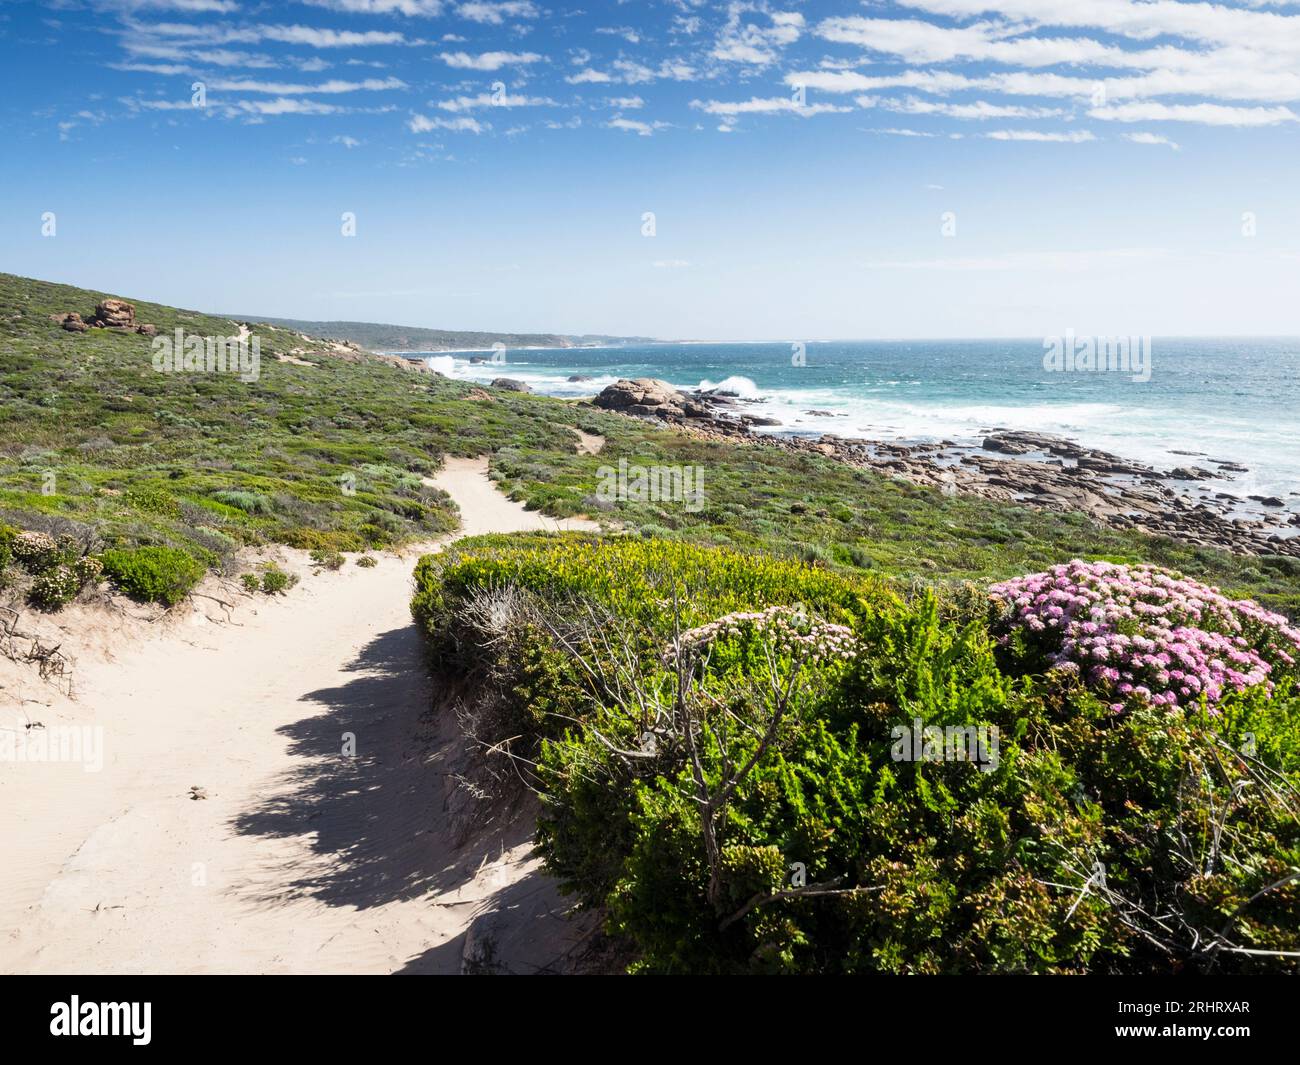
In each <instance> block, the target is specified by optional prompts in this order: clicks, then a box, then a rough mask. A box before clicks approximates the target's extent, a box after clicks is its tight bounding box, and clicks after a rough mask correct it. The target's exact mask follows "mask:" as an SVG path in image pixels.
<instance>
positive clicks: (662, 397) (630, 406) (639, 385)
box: [595, 377, 686, 417]
mask: <svg viewBox="0 0 1300 1065" xmlns="http://www.w3.org/2000/svg"><path fill="white" fill-rule="evenodd" d="M595 403H596V406H598V407H603V408H604V409H605V410H621V411H626V412H628V413H629V414H639V415H641V416H643V417H645V416H651V417H669V416H671V415H674V414H676V415H677V416H679V417H680V416H681V414H682V406H683V404H685V403H686V396H685V395H684V394H683V393H681V392H679V391H677V389H675V388H674V387H673V386H672V385H670V384H669V383H668V382H667V381H660V380H658V379H657V378H654V377H638V378H636V379H635V380H628V379H627V378H621V379H620V380H618V381H615V382H614V383H613V384H612V385H607V386H606V387H605V388H604V389H603V390H602V391H601V393H600V395H598V396H597V397H596V399H595Z"/></svg>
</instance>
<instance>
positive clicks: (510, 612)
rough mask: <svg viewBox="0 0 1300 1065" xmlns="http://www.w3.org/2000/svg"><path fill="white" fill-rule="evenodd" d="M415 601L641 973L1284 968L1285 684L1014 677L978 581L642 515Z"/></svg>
mask: <svg viewBox="0 0 1300 1065" xmlns="http://www.w3.org/2000/svg"><path fill="white" fill-rule="evenodd" d="M783 604H789V605H788V606H785V607H783ZM796 604H797V605H796ZM412 612H413V615H414V616H415V618H416V619H417V621H418V623H419V624H420V627H421V628H422V630H423V631H424V632H425V633H426V634H427V635H428V636H429V637H430V638H431V642H432V646H433V649H434V651H435V658H436V659H437V660H441V661H442V662H443V663H444V664H454V665H456V666H457V667H458V668H463V669H468V670H469V673H468V676H469V677H470V678H471V680H473V681H474V682H475V683H478V684H479V685H480V686H483V685H487V686H489V687H490V688H491V691H492V698H491V699H490V700H489V701H488V705H490V706H492V707H494V708H495V710H494V716H492V717H491V719H490V722H489V724H490V725H491V727H492V728H494V729H496V730H497V731H496V732H495V733H492V734H487V735H483V734H479V735H478V736H477V738H478V739H480V740H482V741H483V745H484V746H485V747H488V748H491V747H492V746H493V744H496V743H500V742H501V741H503V740H509V741H510V745H511V750H512V752H513V753H515V754H517V755H519V756H520V757H521V759H522V761H521V762H518V763H515V765H516V766H517V765H520V764H522V765H523V766H525V767H526V766H528V765H529V764H535V769H534V770H533V775H532V781H531V782H532V783H533V784H534V785H535V786H537V787H538V790H539V791H540V793H541V798H542V806H541V814H540V816H539V821H538V848H539V851H540V853H541V854H542V856H543V858H544V860H545V862H546V866H547V868H548V870H549V871H550V872H551V873H552V874H553V875H555V876H556V877H558V878H559V880H560V882H561V885H562V887H563V888H564V890H566V891H567V892H570V893H572V894H574V895H576V896H577V898H578V900H579V901H580V903H581V904H583V905H584V906H587V907H591V908H596V909H599V910H601V911H603V912H604V913H605V914H606V915H607V919H608V925H609V928H610V930H611V931H613V932H614V933H616V934H617V935H618V936H620V937H621V940H622V942H625V943H627V944H629V945H630V949H631V951H632V952H633V953H634V955H635V962H634V965H633V967H634V968H635V969H638V970H643V971H654V972H799V973H862V972H891V973H902V972H913V973H952V972H962V973H1003V972H1007V973H1011V972H1014V973H1021V972H1029V973H1074V972H1099V973H1101V972H1114V973H1146V972H1171V971H1224V972H1264V971H1291V970H1294V969H1295V968H1296V964H1295V962H1294V961H1293V960H1290V959H1288V958H1287V957H1285V956H1284V954H1285V952H1287V951H1292V952H1294V951H1296V950H1297V949H1300V917H1298V916H1297V915H1300V880H1297V879H1295V878H1294V874H1295V873H1296V871H1297V870H1298V869H1300V804H1298V803H1297V800H1296V796H1297V794H1300V792H1298V791H1297V789H1300V693H1296V692H1294V691H1290V690H1287V689H1285V688H1283V687H1281V686H1279V688H1278V689H1277V690H1276V691H1274V692H1272V693H1271V694H1270V692H1269V690H1268V689H1266V688H1265V687H1263V686H1259V687H1256V688H1252V689H1249V690H1248V691H1247V692H1243V693H1239V694H1233V695H1232V696H1231V697H1229V698H1227V699H1225V701H1224V703H1223V704H1222V706H1221V707H1220V708H1219V711H1220V712H1219V713H1218V714H1216V715H1211V714H1208V713H1190V714H1184V713H1182V712H1179V713H1176V714H1170V713H1166V712H1163V711H1153V710H1150V709H1139V710H1136V711H1134V712H1131V713H1127V714H1123V715H1117V714H1115V713H1114V712H1113V711H1112V709H1111V708H1110V707H1109V706H1108V705H1106V704H1104V703H1102V702H1100V701H1098V700H1097V699H1096V698H1095V697H1094V696H1093V695H1091V694H1090V693H1089V692H1088V691H1087V690H1086V689H1084V688H1083V687H1082V686H1080V685H1077V684H1071V683H1070V682H1069V681H1068V680H1063V679H1062V678H1060V677H1059V676H1054V677H1051V678H1044V677H1042V676H1040V675H1020V674H1019V673H1011V672H1007V671H1006V668H1008V667H1004V666H1003V665H1002V664H1001V663H1000V660H999V658H998V657H997V656H996V655H995V648H996V643H995V640H994V639H993V637H992V636H991V635H990V632H989V630H988V627H987V617H988V598H987V595H986V594H985V593H984V592H983V591H982V590H980V589H978V588H975V587H973V586H963V587H960V588H956V589H954V590H953V591H952V592H951V593H945V594H944V595H943V596H942V597H940V596H939V595H937V594H935V593H933V592H926V593H924V594H920V595H918V596H916V597H915V598H911V599H908V598H904V597H902V596H900V595H899V594H897V593H895V592H892V591H890V590H889V589H888V588H887V587H886V586H885V585H883V584H881V583H879V582H875V581H868V580H855V579H849V578H844V577H840V576H836V575H834V574H830V573H827V572H825V571H823V570H820V569H813V568H810V567H807V566H801V565H799V564H798V563H795V562H792V561H788V560H777V559H771V558H764V557H761V556H753V555H749V556H744V555H737V554H736V553H733V552H729V551H721V550H706V549H701V548H695V547H689V546H686V545H681V544H676V543H664V542H661V541H646V540H639V539H632V538H626V539H620V540H617V541H612V542H609V543H604V544H602V543H600V542H593V541H591V540H589V539H586V538H582V537H553V536H552V537H544V536H524V537H515V538H498V537H488V538H483V539H480V540H478V541H466V542H462V543H461V544H458V545H454V546H453V547H451V548H449V549H448V551H447V552H446V553H445V554H444V555H442V556H429V557H427V558H425V559H422V560H421V561H420V563H419V564H418V566H417V570H416V593H415V597H414V599H413V601H412ZM737 612H739V613H737ZM724 615H726V616H727V620H719V619H722V618H723V616H724ZM584 618H585V619H586V620H583V619H584ZM774 618H786V619H795V620H796V622H797V624H796V625H795V630H794V635H793V636H792V635H789V634H785V635H782V633H783V632H784V631H785V630H782V629H781V628H780V627H779V626H777V625H775V624H774V622H773V619H774ZM675 619H676V621H675ZM831 623H834V624H831ZM678 625H680V626H681V627H686V628H688V629H689V631H687V632H685V633H681V634H680V636H675V633H677V631H678V629H677V626H678ZM826 633H830V634H831V635H829V636H824V635H818V634H826ZM846 633H847V634H848V635H847V636H845V635H844V634H846ZM846 639H847V640H849V641H851V650H849V651H848V652H846V653H847V658H846V657H845V654H844V653H840V651H838V650H836V649H837V648H840V649H842V648H843V647H844V646H846V645H845V643H844V640H846ZM827 641H829V642H827ZM674 647H677V648H681V649H682V650H681V651H680V652H678V651H675V650H674ZM820 648H830V649H831V650H832V651H833V652H834V653H828V652H824V651H823V650H819V649H820ZM814 652H816V653H814ZM679 653H682V654H685V655H686V657H685V658H680V659H679V657H678V655H679ZM769 678H770V679H769ZM777 707H781V708H782V709H781V712H780V713H778V712H777V711H776V709H775V708H777ZM935 730H938V731H935ZM914 731H917V732H918V743H917V745H916V750H917V751H918V752H919V754H920V756H919V757H911V756H910V752H912V750H913V744H912V743H911V737H912V734H913V732H914ZM936 736H937V737H938V743H937V747H936V746H935V741H934V737H936ZM976 739H978V740H979V741H980V742H982V744H983V746H982V747H980V746H978V745H976V747H975V748H974V751H975V753H976V754H979V755H982V758H981V759H977V760H980V761H982V764H973V763H972V761H971V760H970V759H969V758H965V757H962V758H958V757H953V756H952V755H956V754H957V753H959V752H960V753H962V754H966V753H967V752H968V747H967V744H970V743H972V742H974V741H975V740H976ZM936 753H937V754H938V757H937V758H935V757H933V756H934V755H935V754H936ZM746 766H748V767H749V768H748V769H746V770H745V771H743V772H742V771H740V769H739V767H746ZM514 771H515V770H513V769H512V770H510V772H514ZM521 771H523V772H528V769H527V768H524V769H523V770H521ZM706 829H707V830H706ZM1099 871H1100V872H1099Z"/></svg>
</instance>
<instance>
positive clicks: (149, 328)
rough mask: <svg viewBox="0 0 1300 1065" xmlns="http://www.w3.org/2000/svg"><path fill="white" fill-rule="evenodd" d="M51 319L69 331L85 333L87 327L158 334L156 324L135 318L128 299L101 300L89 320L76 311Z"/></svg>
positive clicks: (145, 334)
mask: <svg viewBox="0 0 1300 1065" xmlns="http://www.w3.org/2000/svg"><path fill="white" fill-rule="evenodd" d="M50 320H51V321H54V322H58V323H59V325H61V326H62V327H63V328H64V329H66V330H67V331H68V332H69V333H84V332H86V330H87V329H92V328H93V329H112V330H114V331H115V332H118V333H141V334H143V335H144V336H147V337H152V336H157V335H158V327H157V326H156V325H148V324H146V323H140V322H137V321H136V320H135V305H134V304H131V303H127V302H126V300H114V299H108V300H100V301H99V303H98V304H96V306H95V313H94V314H93V315H91V317H90V319H89V320H88V321H83V320H82V317H81V315H80V314H78V313H77V312H76V311H64V312H62V313H60V314H52V315H50Z"/></svg>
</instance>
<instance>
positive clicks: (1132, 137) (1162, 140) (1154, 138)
mask: <svg viewBox="0 0 1300 1065" xmlns="http://www.w3.org/2000/svg"><path fill="white" fill-rule="evenodd" d="M1123 137H1124V139H1125V140H1126V141H1132V142H1133V143H1134V144H1159V145H1163V146H1164V147H1166V148H1172V149H1173V150H1174V151H1178V145H1177V143H1176V142H1174V141H1171V140H1170V139H1169V138H1168V137H1164V136H1161V135H1160V134H1159V133H1125V134H1123Z"/></svg>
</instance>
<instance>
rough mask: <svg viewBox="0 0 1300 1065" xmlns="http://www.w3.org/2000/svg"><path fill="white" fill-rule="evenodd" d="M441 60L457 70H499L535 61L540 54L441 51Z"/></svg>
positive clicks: (538, 59) (538, 58)
mask: <svg viewBox="0 0 1300 1065" xmlns="http://www.w3.org/2000/svg"><path fill="white" fill-rule="evenodd" d="M441 55H442V61H443V62H444V63H446V64H447V66H449V67H455V68H456V69H458V70H500V69H501V68H502V67H512V66H523V65H525V64H528V63H536V62H539V61H540V60H541V58H542V57H541V56H540V55H538V54H537V53H536V52H484V53H482V54H481V55H470V54H469V53H468V52H443V53H441Z"/></svg>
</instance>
